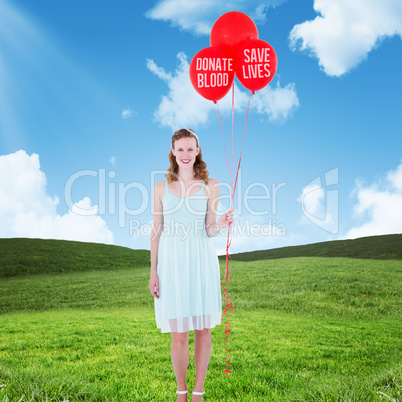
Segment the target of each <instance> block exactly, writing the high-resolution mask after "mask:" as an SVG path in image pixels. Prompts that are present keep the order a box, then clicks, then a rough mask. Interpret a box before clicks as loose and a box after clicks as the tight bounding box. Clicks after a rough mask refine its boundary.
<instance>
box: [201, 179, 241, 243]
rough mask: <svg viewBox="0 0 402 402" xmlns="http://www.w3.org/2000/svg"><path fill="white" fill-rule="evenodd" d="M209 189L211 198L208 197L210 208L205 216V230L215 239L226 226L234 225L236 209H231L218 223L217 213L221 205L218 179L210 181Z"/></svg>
mask: <svg viewBox="0 0 402 402" xmlns="http://www.w3.org/2000/svg"><path fill="white" fill-rule="evenodd" d="M207 188H208V191H209V193H210V196H209V197H208V207H207V213H206V216H205V230H206V232H207V234H208V236H209V237H213V236H216V235H218V234H219V233H220V231H221V230H222V229H223V228H224V227H225V226H228V225H229V222H231V223H233V211H234V208H233V207H231V208H230V209H229V210H228V211H227V212H226V213H224V214H223V215H222V216H221V217H220V218H219V220H218V222H216V212H217V209H218V204H219V182H218V181H217V180H216V179H209V180H208V187H207Z"/></svg>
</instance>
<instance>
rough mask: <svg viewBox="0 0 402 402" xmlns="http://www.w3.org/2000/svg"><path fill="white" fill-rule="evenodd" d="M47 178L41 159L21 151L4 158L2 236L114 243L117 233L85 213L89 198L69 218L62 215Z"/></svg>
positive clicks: (0, 185) (0, 189)
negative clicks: (57, 207) (48, 189)
mask: <svg viewBox="0 0 402 402" xmlns="http://www.w3.org/2000/svg"><path fill="white" fill-rule="evenodd" d="M46 185H47V182H46V175H45V173H44V172H42V171H41V170H40V164H39V156H38V155H37V154H35V153H33V154H32V155H31V156H29V155H27V154H26V152H25V151H23V150H20V151H17V152H15V153H13V154H9V155H2V156H0V222H1V225H0V237H30V238H32V237H34V238H48V239H49V238H51V239H64V240H78V241H86V242H96V243H107V244H113V233H112V232H111V231H110V230H109V229H108V228H107V226H106V223H105V221H104V220H103V219H102V218H101V217H100V216H98V215H96V214H94V213H92V214H91V215H87V216H84V215H82V211H83V210H86V211H88V210H89V209H92V210H93V211H94V212H95V213H96V212H97V209H98V207H97V206H96V205H95V206H91V200H90V199H89V198H88V197H85V198H84V199H82V200H81V201H79V202H78V203H76V204H74V205H73V207H72V210H70V211H69V212H68V213H67V214H65V215H62V216H61V215H58V214H57V212H56V206H57V204H58V203H59V199H58V198H57V197H50V196H49V195H48V194H47V189H46Z"/></svg>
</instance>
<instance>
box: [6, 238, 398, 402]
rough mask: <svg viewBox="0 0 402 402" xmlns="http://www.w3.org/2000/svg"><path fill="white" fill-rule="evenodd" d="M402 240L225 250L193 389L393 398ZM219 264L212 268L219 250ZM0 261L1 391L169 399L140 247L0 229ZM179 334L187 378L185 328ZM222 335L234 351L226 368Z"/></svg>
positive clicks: (161, 337)
mask: <svg viewBox="0 0 402 402" xmlns="http://www.w3.org/2000/svg"><path fill="white" fill-rule="evenodd" d="M400 241H401V236H400V235H392V236H377V237H372V238H362V239H357V240H351V241H345V242H344V245H343V247H341V246H342V244H343V243H342V242H326V243H317V244H311V245H307V246H297V247H286V248H282V249H274V250H265V251H255V252H252V253H242V254H238V255H237V256H240V257H241V258H242V255H243V254H244V255H246V256H247V258H248V260H244V261H241V260H239V261H236V260H234V261H231V267H232V268H233V274H232V277H233V281H231V283H230V288H229V297H230V298H231V300H232V301H233V306H234V308H235V313H234V314H233V316H231V317H230V321H231V325H230V330H231V333H230V339H229V341H228V342H227V343H226V344H224V339H225V338H226V335H224V330H225V324H224V321H225V319H224V320H222V324H221V325H220V326H217V328H214V329H213V330H212V337H213V342H212V354H211V359H210V363H209V368H208V375H207V380H206V383H205V390H206V395H205V397H206V398H205V399H208V400H213V401H225V402H230V401H272V402H282V401H324V400H325V401H365V402H366V401H368V402H371V401H373V402H376V401H379V400H384V401H385V400H387V401H399V400H402V364H401V362H402V359H401V350H402V335H401V325H400V322H401V306H402V296H401V292H400V289H401V282H402V281H401V273H402V261H401V260H400V251H399V249H400V246H398V242H399V243H400ZM334 252H336V256H332V255H333V253H334ZM259 253H260V254H259ZM244 255H243V257H244ZM297 255H299V256H298V257H297ZM308 255H313V256H308ZM234 257H236V256H234ZM285 257H292V258H285ZM327 257H331V258H327ZM337 257H342V258H337ZM347 257H352V258H347ZM357 257H360V258H357ZM250 258H254V259H257V258H260V260H259V261H257V260H256V261H251V260H250ZM274 258H277V259H274ZM220 268H221V278H223V274H224V270H225V263H224V261H221V264H220ZM0 272H1V275H2V278H0V283H1V286H0V394H1V395H0V400H4V401H25V400H32V401H67V400H70V401H90V402H92V401H93V402H100V401H102V402H103V401H123V402H124V401H130V402H131V401H153V402H155V401H168V400H175V399H176V396H177V395H176V381H175V375H174V371H173V367H172V363H171V356H170V344H171V337H170V334H161V333H160V330H159V329H157V328H156V323H155V315H154V299H153V297H152V295H151V294H150V292H149V289H148V284H149V251H148V250H132V249H128V248H124V247H118V246H110V245H104V244H97V243H82V242H70V241H61V240H40V239H0ZM32 274H34V275H32ZM222 301H223V302H224V300H222ZM223 304H224V303H223ZM189 343H190V349H191V353H190V363H189V372H188V376H187V379H188V386H189V388H190V390H192V387H193V385H194V382H195V367H194V366H195V365H194V357H193V356H194V355H193V349H194V346H195V341H194V332H193V331H192V332H191V335H190V342H189ZM224 346H225V347H229V349H230V350H231V352H232V354H231V356H230V358H229V361H230V362H231V363H232V366H231V367H230V368H231V369H232V370H233V374H230V375H229V377H228V378H225V375H224V374H223V370H224V368H225V367H226V365H225V364H224V358H225V356H226V355H227V352H226V351H225V349H224Z"/></svg>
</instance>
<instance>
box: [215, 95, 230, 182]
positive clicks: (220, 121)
mask: <svg viewBox="0 0 402 402" xmlns="http://www.w3.org/2000/svg"><path fill="white" fill-rule="evenodd" d="M216 106H217V107H218V116H219V123H220V125H221V133H222V140H223V148H224V150H225V155H226V167H227V169H228V174H229V175H230V173H229V162H228V154H227V153H226V146H225V137H224V135H223V128H222V119H221V113H220V111H219V103H218V102H216Z"/></svg>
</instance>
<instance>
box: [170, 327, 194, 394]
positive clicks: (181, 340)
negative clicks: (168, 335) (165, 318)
mask: <svg viewBox="0 0 402 402" xmlns="http://www.w3.org/2000/svg"><path fill="white" fill-rule="evenodd" d="M188 339H189V332H182V333H179V332H172V345H171V348H170V354H171V356H172V363H173V369H174V373H175V375H176V380H177V390H178V391H185V390H186V389H187V384H186V375H187V368H188V362H189V359H190V353H189V346H188ZM177 400H178V401H186V400H187V395H178V396H177Z"/></svg>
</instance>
